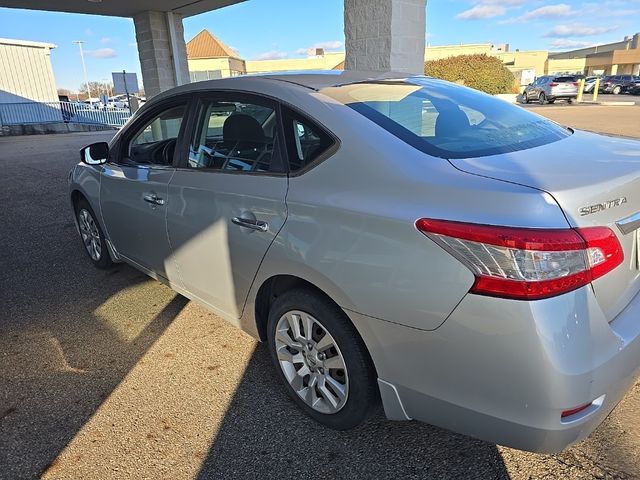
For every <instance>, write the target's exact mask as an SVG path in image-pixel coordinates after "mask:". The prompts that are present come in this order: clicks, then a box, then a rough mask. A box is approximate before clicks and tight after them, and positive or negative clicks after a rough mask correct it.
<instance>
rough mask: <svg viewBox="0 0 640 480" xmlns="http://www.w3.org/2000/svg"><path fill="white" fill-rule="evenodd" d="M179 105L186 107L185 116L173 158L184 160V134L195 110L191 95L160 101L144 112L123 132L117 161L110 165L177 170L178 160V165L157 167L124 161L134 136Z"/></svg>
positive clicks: (117, 149)
mask: <svg viewBox="0 0 640 480" xmlns="http://www.w3.org/2000/svg"><path fill="white" fill-rule="evenodd" d="M179 105H184V116H183V117H182V122H181V123H180V131H179V132H178V136H177V137H176V145H175V147H174V151H173V158H178V159H180V158H182V155H181V153H180V152H184V145H183V144H184V133H185V131H186V129H187V126H188V123H190V118H191V116H192V109H193V99H192V98H191V95H189V94H184V95H180V96H177V97H174V98H171V99H170V100H166V101H160V102H158V104H157V105H153V106H152V107H151V108H149V110H148V111H146V112H143V114H142V115H141V116H140V117H139V118H136V119H135V121H133V122H132V123H131V124H130V125H127V128H126V130H125V131H123V132H122V134H121V135H120V136H119V138H118V145H117V148H116V155H115V161H112V162H109V163H114V164H116V165H119V166H127V167H135V168H157V169H162V170H167V169H174V168H176V166H177V164H178V163H180V160H178V162H175V163H176V165H156V164H153V163H151V164H146V163H137V162H134V161H133V160H130V163H124V162H123V159H124V158H129V157H128V147H129V144H130V143H131V141H132V140H133V138H134V136H135V135H136V134H137V133H138V132H140V130H141V128H143V127H146V125H147V124H148V122H150V121H151V120H152V119H153V118H155V117H156V116H157V115H158V114H159V113H161V112H163V111H166V110H169V109H171V108H174V107H177V106H179ZM176 155H177V156H176Z"/></svg>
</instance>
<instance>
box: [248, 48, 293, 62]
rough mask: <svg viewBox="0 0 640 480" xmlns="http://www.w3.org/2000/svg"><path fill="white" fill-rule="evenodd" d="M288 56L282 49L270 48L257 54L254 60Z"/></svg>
mask: <svg viewBox="0 0 640 480" xmlns="http://www.w3.org/2000/svg"><path fill="white" fill-rule="evenodd" d="M286 57H287V52H281V51H280V50H269V51H268V52H263V53H261V54H259V55H257V56H256V57H255V59H254V60H279V59H281V58H286Z"/></svg>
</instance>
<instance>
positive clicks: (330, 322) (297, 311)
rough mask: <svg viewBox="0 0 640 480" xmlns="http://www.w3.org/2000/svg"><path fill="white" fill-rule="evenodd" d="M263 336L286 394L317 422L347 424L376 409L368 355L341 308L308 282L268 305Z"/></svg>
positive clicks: (374, 377)
mask: <svg viewBox="0 0 640 480" xmlns="http://www.w3.org/2000/svg"><path fill="white" fill-rule="evenodd" d="M296 325H297V327H296ZM327 335H328V337H327ZM267 342H268V346H269V351H270V352H271V358H272V360H273V363H274V366H275V368H276V371H277V372H278V375H279V377H280V379H281V380H282V382H283V383H284V386H285V389H286V391H287V394H288V395H289V396H290V397H291V398H292V399H293V401H294V402H295V403H296V405H298V407H299V408H300V409H302V411H304V412H305V413H306V414H307V415H309V416H310V417H311V418H313V419H314V420H316V421H317V422H319V423H321V424H323V425H325V426H327V427H329V428H332V429H335V430H348V429H350V428H354V427H356V426H358V425H360V424H361V423H363V422H364V421H365V420H367V419H368V418H369V417H370V416H371V414H372V413H373V412H374V411H375V410H376V408H377V406H378V404H379V393H378V388H377V375H376V373H375V369H374V367H373V363H372V361H371V357H370V356H369V353H368V351H367V349H366V347H365V345H364V342H363V341H362V339H361V338H360V335H359V334H358V332H357V331H356V329H355V328H354V326H353V324H352V323H351V321H350V320H349V318H348V317H347V316H346V314H345V313H344V311H343V310H342V309H341V308H340V307H339V306H338V305H336V304H335V303H333V302H331V301H330V300H329V299H327V298H326V297H324V296H323V295H321V294H319V293H318V292H316V291H314V290H313V289H307V288H303V289H296V290H291V291H289V292H286V293H284V294H282V295H280V296H279V297H278V298H277V299H276V300H275V301H274V302H273V304H272V306H271V308H270V310H269V319H268V329H267ZM305 343H306V344H305ZM316 347H317V348H316ZM341 367H344V368H341ZM299 372H304V375H300V374H299Z"/></svg>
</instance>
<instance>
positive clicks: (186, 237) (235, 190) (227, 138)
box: [167, 92, 288, 318]
mask: <svg viewBox="0 0 640 480" xmlns="http://www.w3.org/2000/svg"><path fill="white" fill-rule="evenodd" d="M194 111H195V112H197V113H196V114H195V119H194V121H193V122H191V124H192V126H191V129H192V132H189V133H188V139H187V140H185V142H184V143H185V144H186V145H188V150H189V153H188V155H187V158H186V159H185V161H183V162H182V164H180V168H178V169H177V170H176V172H175V174H174V176H173V178H172V179H171V181H170V182H169V188H168V194H169V204H168V209H167V231H168V235H169V241H170V244H171V248H172V252H173V253H172V259H173V260H174V261H175V265H176V267H177V268H178V270H179V272H180V278H181V281H182V285H183V287H184V288H185V289H186V290H187V291H188V292H189V293H190V294H191V295H193V296H194V297H195V298H197V299H198V300H200V301H202V302H204V303H206V304H207V305H209V306H210V307H213V308H214V309H216V310H217V311H219V312H220V313H222V314H224V315H225V316H227V318H239V317H240V315H241V313H242V309H243V307H244V303H245V300H246V297H247V293H248V291H249V289H250V287H251V284H252V282H253V279H254V277H255V275H256V273H257V271H258V268H259V266H260V263H261V261H262V258H263V257H264V255H265V254H266V252H267V249H268V248H269V246H270V245H271V242H273V240H274V239H275V237H276V235H277V233H278V231H279V230H280V228H281V227H282V225H283V224H284V222H285V219H286V206H285V196H286V193H287V185H288V179H287V176H286V173H285V172H286V169H285V168H284V164H283V161H284V158H285V157H284V155H283V154H282V152H283V151H284V148H285V147H284V144H283V141H282V133H281V124H280V113H279V107H278V105H277V104H276V103H275V102H273V101H272V100H269V99H264V98H262V97H259V96H257V95H249V94H244V93H231V92H228V93H222V92H212V93H208V94H206V96H205V95H203V96H202V97H201V98H200V99H199V100H198V101H197V102H196V104H195V105H194Z"/></svg>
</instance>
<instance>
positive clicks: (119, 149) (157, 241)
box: [100, 97, 188, 281]
mask: <svg viewBox="0 0 640 480" xmlns="http://www.w3.org/2000/svg"><path fill="white" fill-rule="evenodd" d="M187 104H188V99H187V98H180V97H178V98H172V99H170V100H169V101H166V102H163V103H160V104H159V105H158V106H156V107H155V108H153V109H152V110H150V111H148V112H147V113H146V114H144V115H143V116H142V117H140V118H138V119H136V121H135V122H134V123H132V124H131V125H129V126H127V127H126V131H125V132H123V135H122V139H121V140H120V142H119V143H118V144H117V145H116V146H114V152H115V153H114V163H108V164H106V165H105V167H104V169H103V172H102V177H101V183H100V208H101V210H102V216H103V218H104V221H105V227H106V230H107V233H108V235H109V238H110V239H111V241H112V242H113V244H114V246H115V249H116V251H117V252H118V253H119V254H120V255H122V256H124V257H126V258H127V259H129V260H133V261H134V262H136V263H137V264H139V265H141V266H143V267H145V268H147V269H149V270H152V271H153V272H155V273H157V274H159V275H161V276H162V277H164V278H167V279H169V280H172V278H170V277H172V276H173V277H176V276H177V275H176V274H175V272H174V271H172V269H171V268H170V264H169V263H168V262H169V256H170V253H171V249H170V246H169V239H168V236H167V227H166V209H167V206H168V201H169V199H168V195H167V185H168V184H169V180H170V179H171V177H172V176H173V174H174V172H175V170H176V168H175V164H176V162H177V161H179V160H180V156H181V155H182V152H184V151H185V149H184V145H183V144H182V143H181V142H179V141H178V140H179V139H180V138H182V136H181V135H180V132H182V131H184V130H185V124H186V122H183V119H184V118H185V116H186V115H187ZM176 154H177V155H178V156H177V157H175V155H176ZM174 157H175V158H174ZM175 280H176V281H177V278H176V279H175Z"/></svg>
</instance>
